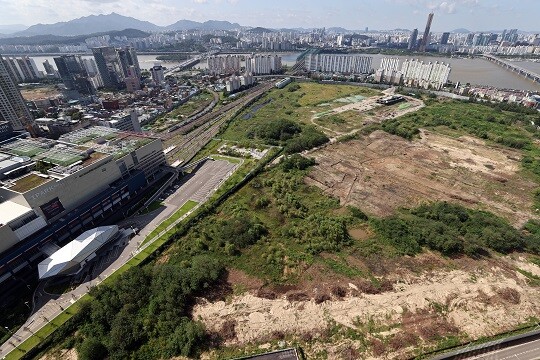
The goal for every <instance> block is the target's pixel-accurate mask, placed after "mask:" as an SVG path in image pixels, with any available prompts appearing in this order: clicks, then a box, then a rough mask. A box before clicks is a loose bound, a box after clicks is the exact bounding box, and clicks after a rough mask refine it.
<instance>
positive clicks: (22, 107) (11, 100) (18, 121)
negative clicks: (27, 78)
mask: <svg viewBox="0 0 540 360" xmlns="http://www.w3.org/2000/svg"><path fill="white" fill-rule="evenodd" d="M0 121H8V122H9V123H10V124H11V126H12V128H13V130H16V131H20V130H26V131H28V132H30V133H31V134H33V135H35V134H36V129H35V124H34V119H33V117H32V114H30V111H29V110H28V108H27V107H26V103H25V102H24V99H23V97H22V95H21V92H20V91H19V89H18V88H17V85H15V82H14V80H13V78H12V76H11V75H10V72H9V70H8V69H7V68H6V66H5V63H4V61H3V58H2V56H1V55H0Z"/></svg>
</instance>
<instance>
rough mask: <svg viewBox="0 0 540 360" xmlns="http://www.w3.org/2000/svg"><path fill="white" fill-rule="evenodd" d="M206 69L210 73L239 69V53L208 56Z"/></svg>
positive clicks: (225, 72) (230, 71) (230, 72)
mask: <svg viewBox="0 0 540 360" xmlns="http://www.w3.org/2000/svg"><path fill="white" fill-rule="evenodd" d="M208 71H209V72H210V74H212V75H216V74H232V73H236V72H239V71H240V56H239V55H214V56H209V57H208Z"/></svg>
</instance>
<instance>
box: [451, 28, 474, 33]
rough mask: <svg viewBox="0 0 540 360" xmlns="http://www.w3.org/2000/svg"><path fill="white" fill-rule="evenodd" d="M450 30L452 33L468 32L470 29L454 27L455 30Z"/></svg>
mask: <svg viewBox="0 0 540 360" xmlns="http://www.w3.org/2000/svg"><path fill="white" fill-rule="evenodd" d="M451 32H452V33H454V34H468V33H470V32H471V31H470V30H467V29H464V28H459V29H456V30H452V31H451Z"/></svg>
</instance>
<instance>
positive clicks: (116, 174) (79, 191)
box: [24, 156, 121, 222]
mask: <svg viewBox="0 0 540 360" xmlns="http://www.w3.org/2000/svg"><path fill="white" fill-rule="evenodd" d="M120 177H121V173H120V170H119V168H118V166H117V165H116V162H115V161H114V160H113V159H112V156H107V157H106V158H105V159H102V160H101V161H98V162H96V163H94V164H91V165H90V166H87V167H85V168H84V169H81V170H79V171H77V172H76V173H74V174H72V175H70V176H68V177H66V178H64V179H61V180H57V181H50V182H48V183H45V184H43V185H41V186H38V187H37V188H35V189H33V190H31V191H28V192H26V193H25V194H24V197H25V199H26V201H27V202H28V204H29V205H30V207H32V208H33V209H34V210H36V212H37V213H38V214H39V215H42V216H44V214H43V212H42V211H41V209H40V208H39V206H40V205H43V204H45V203H47V202H49V201H50V200H52V199H54V198H56V197H58V198H59V199H60V202H61V203H62V205H63V206H64V208H65V210H66V211H65V212H68V211H71V210H73V209H75V208H76V207H77V206H79V205H80V204H81V203H83V202H85V201H87V200H89V199H91V198H92V197H94V196H96V195H98V194H99V193H101V192H102V191H104V190H106V189H107V188H108V187H109V184H110V183H112V182H114V181H116V180H118V179H119V178H120ZM65 212H63V213H62V214H60V215H58V216H56V217H55V219H56V218H58V217H61V216H63V215H64V214H65ZM51 220H54V219H50V220H49V222H50V221H51Z"/></svg>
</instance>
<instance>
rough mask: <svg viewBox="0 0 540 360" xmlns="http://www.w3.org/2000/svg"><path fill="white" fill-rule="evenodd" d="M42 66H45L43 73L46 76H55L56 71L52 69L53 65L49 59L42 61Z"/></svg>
mask: <svg viewBox="0 0 540 360" xmlns="http://www.w3.org/2000/svg"><path fill="white" fill-rule="evenodd" d="M43 67H44V68H45V73H46V74H47V75H48V76H56V71H55V70H54V67H53V66H52V65H51V63H50V62H49V60H45V61H44V62H43Z"/></svg>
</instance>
